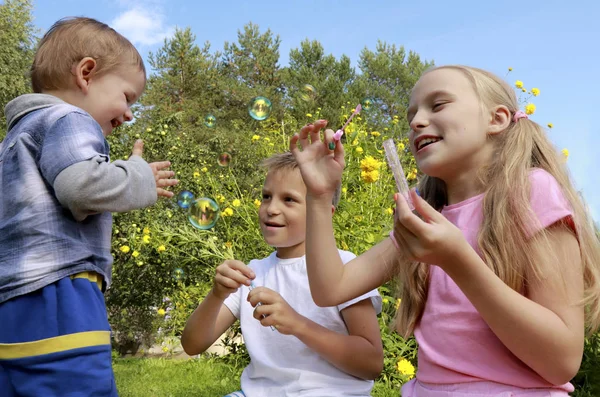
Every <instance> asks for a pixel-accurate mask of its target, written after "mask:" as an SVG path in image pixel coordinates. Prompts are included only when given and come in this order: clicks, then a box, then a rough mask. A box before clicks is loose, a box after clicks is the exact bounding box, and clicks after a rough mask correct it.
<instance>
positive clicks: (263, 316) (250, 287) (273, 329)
mask: <svg viewBox="0 0 600 397" xmlns="http://www.w3.org/2000/svg"><path fill="white" fill-rule="evenodd" d="M248 289H249V290H250V291H252V290H253V289H254V280H253V281H250V285H249V286H248ZM257 306H262V303H260V302H258V305H257ZM265 317H267V316H265V315H264V314H263V315H262V318H265ZM271 330H272V331H275V327H273V326H272V325H271Z"/></svg>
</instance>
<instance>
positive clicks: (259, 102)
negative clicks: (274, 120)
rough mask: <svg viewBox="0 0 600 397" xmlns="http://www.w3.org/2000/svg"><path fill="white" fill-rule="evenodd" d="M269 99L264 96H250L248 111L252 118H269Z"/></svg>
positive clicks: (259, 119)
mask: <svg viewBox="0 0 600 397" xmlns="http://www.w3.org/2000/svg"><path fill="white" fill-rule="evenodd" d="M271 108H272V105H271V101H270V100H268V99H267V98H265V97H264V96H257V97H255V98H252V100H251V101H250V103H249V104H248V113H249V114H250V117H252V118H253V119H254V120H258V121H262V120H266V119H267V118H269V115H270V114H271Z"/></svg>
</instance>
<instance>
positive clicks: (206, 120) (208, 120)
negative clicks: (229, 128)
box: [204, 114, 217, 128]
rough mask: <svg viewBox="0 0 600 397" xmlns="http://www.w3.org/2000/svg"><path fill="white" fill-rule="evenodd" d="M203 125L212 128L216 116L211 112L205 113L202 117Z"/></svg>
mask: <svg viewBox="0 0 600 397" xmlns="http://www.w3.org/2000/svg"><path fill="white" fill-rule="evenodd" d="M204 125H205V126H207V127H208V128H213V127H214V126H215V125H217V118H216V117H215V116H213V115H212V114H209V115H207V116H206V117H205V118H204Z"/></svg>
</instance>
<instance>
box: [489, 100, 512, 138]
mask: <svg viewBox="0 0 600 397" xmlns="http://www.w3.org/2000/svg"><path fill="white" fill-rule="evenodd" d="M510 121H511V115H510V110H508V108H507V107H506V106H504V105H498V106H495V107H494V108H492V110H491V117H490V123H489V126H488V134H490V135H495V134H498V133H500V132H502V131H504V130H505V129H507V128H508V126H509V125H510Z"/></svg>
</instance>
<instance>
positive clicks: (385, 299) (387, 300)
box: [381, 298, 390, 305]
mask: <svg viewBox="0 0 600 397" xmlns="http://www.w3.org/2000/svg"><path fill="white" fill-rule="evenodd" d="M381 302H383V304H384V305H385V304H387V303H390V301H389V299H388V298H383V299H382V300H381Z"/></svg>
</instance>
